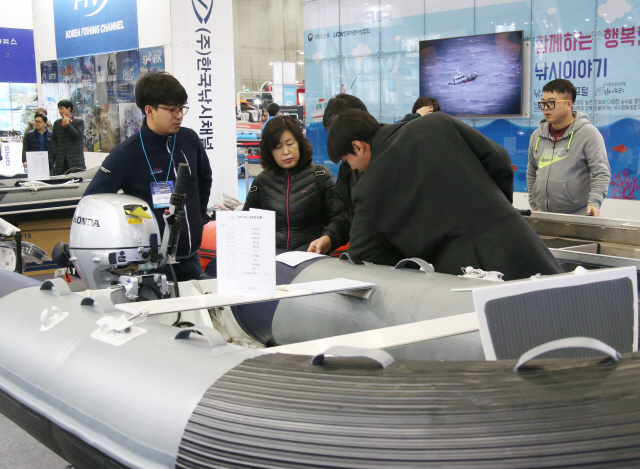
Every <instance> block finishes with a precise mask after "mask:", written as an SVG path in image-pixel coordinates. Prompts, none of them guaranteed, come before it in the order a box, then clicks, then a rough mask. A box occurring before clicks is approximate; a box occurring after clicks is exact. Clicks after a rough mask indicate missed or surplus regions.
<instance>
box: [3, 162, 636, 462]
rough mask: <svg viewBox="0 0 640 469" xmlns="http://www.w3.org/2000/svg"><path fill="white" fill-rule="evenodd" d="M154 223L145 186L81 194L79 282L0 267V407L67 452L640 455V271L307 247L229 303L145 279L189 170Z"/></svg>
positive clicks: (422, 458) (182, 458)
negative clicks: (448, 267)
mask: <svg viewBox="0 0 640 469" xmlns="http://www.w3.org/2000/svg"><path fill="white" fill-rule="evenodd" d="M183 169H184V168H181V169H179V171H178V173H179V179H180V174H184V173H185V171H183ZM94 213H98V214H100V215H99V222H98V219H97V218H96V217H95V216H93V215H92V214H94ZM164 217H165V234H164V236H163V237H162V243H160V237H159V233H158V224H157V222H156V220H155V219H154V218H153V216H152V213H151V211H150V209H149V207H148V206H147V205H145V203H144V201H141V200H139V199H135V198H132V197H130V196H126V195H114V194H110V195H94V196H89V197H86V198H84V199H83V201H82V202H81V203H80V205H79V207H78V208H77V210H76V213H75V219H76V220H79V222H75V223H74V224H73V227H72V230H71V236H70V242H69V245H68V246H67V247H66V248H64V246H63V247H62V249H60V251H61V253H62V254H61V255H60V257H64V256H67V257H68V258H69V260H71V261H72V262H73V264H74V265H75V266H76V268H77V271H78V272H79V273H80V275H81V277H82V278H83V280H84V281H85V282H86V283H87V286H88V287H89V289H87V290H86V291H82V292H78V293H73V292H71V290H70V289H69V286H68V284H67V283H66V282H65V281H63V280H62V279H60V278H57V279H51V280H46V281H45V282H42V283H41V282H38V281H35V280H33V279H31V278H28V277H25V276H22V275H19V274H17V273H12V272H2V271H0V412H2V413H3V414H5V415H6V416H8V417H9V418H11V419H12V420H13V421H15V422H16V423H17V424H18V425H20V426H21V427H22V428H24V429H25V430H27V431H28V432H29V433H30V434H32V435H33V436H35V437H36V438H37V439H38V440H39V441H40V442H42V443H43V444H44V445H46V446H47V447H49V448H51V449H52V450H53V451H55V452H56V453H57V454H59V455H60V456H61V457H63V458H65V459H66V460H67V461H69V462H71V463H72V464H73V465H74V466H75V467H78V468H85V467H86V468H94V467H115V468H121V467H133V468H145V469H148V468H171V467H176V468H226V467H229V468H238V467H246V468H249V467H253V468H257V467H264V468H275V467H288V468H292V467H318V468H319V467H333V468H371V467H394V468H404V467H407V468H408V467H427V466H439V467H442V466H454V467H473V468H478V467H492V468H493V467H532V466H535V467H545V466H546V467H554V466H555V467H557V466H568V465H575V466H600V467H613V466H615V467H623V466H629V467H637V466H638V464H639V463H640V447H639V446H638V444H637V442H638V434H639V433H640V424H638V418H639V417H640V391H639V389H640V386H639V385H640V369H639V363H640V361H639V360H638V358H640V356H639V355H638V354H637V350H638V292H637V276H636V270H635V268H634V267H624V268H620V269H602V270H600V271H593V272H587V271H586V270H584V269H578V270H577V271H576V272H574V273H566V274H561V275H557V276H550V277H541V278H540V277H534V278H531V279H528V280H521V281H514V282H498V281H491V280H487V279H485V278H484V277H483V273H482V272H477V271H475V272H474V271H470V272H467V273H465V275H474V276H475V277H476V278H467V277H462V276H460V277H458V276H452V275H448V274H439V273H437V272H433V269H432V268H431V266H430V265H429V264H427V263H425V262H424V261H422V260H419V259H413V260H406V261H404V262H403V263H401V264H400V265H398V266H396V268H391V267H388V266H375V265H353V264H351V263H350V262H349V261H348V260H340V259H335V258H316V259H310V260H307V261H305V262H303V263H301V264H298V265H297V266H295V267H289V266H286V265H280V264H279V265H278V267H277V275H276V276H277V283H278V284H279V287H278V288H277V289H276V292H277V295H276V298H255V297H230V296H229V295H223V294H220V293H219V292H218V290H217V280H216V279H205V278H203V279H201V280H198V281H190V282H180V283H173V284H172V283H171V282H169V281H168V280H167V278H166V277H165V275H164V274H157V273H154V271H155V269H157V268H159V267H162V266H165V265H171V263H172V262H175V248H176V245H177V233H179V223H180V220H181V218H184V184H183V182H181V181H179V182H177V183H176V189H175V191H174V193H173V194H172V195H171V201H170V206H169V209H168V210H167V212H166V213H165V214H164ZM116 226H117V227H120V229H118V230H115V229H113V228H114V227H116ZM174 235H175V236H174ZM52 257H58V256H52ZM412 264H413V265H415V266H416V267H419V269H408V268H406V267H408V266H409V265H412ZM125 270H126V271H127V272H124V271H125ZM472 270H473V269H472ZM336 278H337V280H336ZM327 280H330V282H326V281H327ZM319 282H320V283H323V282H324V283H323V285H324V286H325V289H324V290H319V289H318V283H319ZM327 283H330V284H331V285H333V286H332V287H331V288H327V287H326V285H327ZM348 285H356V287H354V288H355V289H351V287H349V288H347V286H348ZM322 291H324V292H325V293H321V292H322ZM145 299H147V300H148V301H143V300H145ZM175 314H178V315H180V317H181V320H175V321H174V319H175ZM187 322H189V323H190V324H187ZM179 326H183V327H179ZM184 326H189V327H184ZM239 344H242V345H239ZM539 356H543V357H545V359H544V360H538V359H537V357H539ZM405 358H411V359H412V360H405ZM485 359H486V360H488V361H484V360H485ZM444 360H446V361H444ZM532 360H533V361H532Z"/></svg>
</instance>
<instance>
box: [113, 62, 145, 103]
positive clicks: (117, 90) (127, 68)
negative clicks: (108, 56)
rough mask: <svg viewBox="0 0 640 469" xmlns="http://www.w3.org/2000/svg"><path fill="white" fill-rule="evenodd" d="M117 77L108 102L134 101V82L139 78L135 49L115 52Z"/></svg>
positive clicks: (138, 64) (138, 65)
mask: <svg viewBox="0 0 640 469" xmlns="http://www.w3.org/2000/svg"><path fill="white" fill-rule="evenodd" d="M116 63H117V79H116V83H115V84H114V90H113V94H111V93H110V94H109V102H110V103H112V102H116V103H131V102H134V101H135V97H134V88H135V83H136V82H137V81H138V79H139V78H140V56H139V54H138V51H137V50H130V51H123V52H117V53H116Z"/></svg>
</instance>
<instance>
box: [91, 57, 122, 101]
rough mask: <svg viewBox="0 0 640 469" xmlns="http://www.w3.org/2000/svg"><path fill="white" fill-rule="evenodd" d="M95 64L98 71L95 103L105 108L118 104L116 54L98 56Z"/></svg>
mask: <svg viewBox="0 0 640 469" xmlns="http://www.w3.org/2000/svg"><path fill="white" fill-rule="evenodd" d="M94 63H95V70H96V90H95V96H94V103H95V104H96V105H97V106H103V105H105V104H107V103H115V102H117V99H116V95H115V85H116V81H117V79H118V66H117V60H116V54H115V52H113V53H110V54H100V55H96V56H95V58H94Z"/></svg>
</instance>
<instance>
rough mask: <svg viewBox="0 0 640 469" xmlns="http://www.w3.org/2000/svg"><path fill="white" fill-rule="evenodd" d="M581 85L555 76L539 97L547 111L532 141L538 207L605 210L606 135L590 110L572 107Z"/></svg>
mask: <svg viewBox="0 0 640 469" xmlns="http://www.w3.org/2000/svg"><path fill="white" fill-rule="evenodd" d="M575 100H576V88H575V86H573V84H572V83H571V82H570V81H569V80H563V79H558V80H553V81H550V82H549V83H547V84H546V85H544V87H543V88H542V100H541V101H540V102H539V103H538V107H539V109H540V110H541V111H542V113H543V114H544V119H542V120H541V121H540V124H539V125H538V128H537V129H536V130H535V131H534V132H533V134H532V135H531V140H530V141H529V164H528V166H527V188H528V191H529V204H530V205H531V208H532V209H533V210H540V211H543V212H557V213H570V214H574V215H592V216H594V217H597V216H600V206H601V205H602V202H603V200H604V198H605V196H606V195H607V190H608V188H609V182H610V181H611V168H610V167H609V160H608V159H607V150H606V148H605V145H604V139H603V138H602V135H600V132H599V131H598V129H596V127H595V126H594V125H593V124H591V121H590V120H589V118H588V117H587V115H586V114H584V113H582V112H580V111H574V110H573V103H574V102H575Z"/></svg>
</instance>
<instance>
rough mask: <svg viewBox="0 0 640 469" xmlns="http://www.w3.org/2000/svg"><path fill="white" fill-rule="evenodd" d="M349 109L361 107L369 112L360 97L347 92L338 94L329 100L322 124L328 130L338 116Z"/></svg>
mask: <svg viewBox="0 0 640 469" xmlns="http://www.w3.org/2000/svg"><path fill="white" fill-rule="evenodd" d="M347 109H360V110H361V111H365V112H368V111H367V106H365V105H364V103H363V102H362V101H361V100H360V99H359V98H356V97H355V96H352V95H350V94H346V93H341V94H337V95H335V96H334V97H333V98H331V99H330V100H329V102H328V103H327V107H326V108H325V110H324V115H323V116H322V126H323V127H324V128H325V130H326V131H327V132H328V131H329V129H330V128H331V125H332V124H333V121H334V119H335V118H336V116H337V115H338V114H340V113H341V112H342V111H345V110H347Z"/></svg>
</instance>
